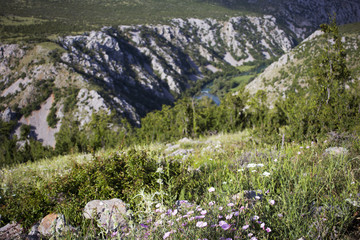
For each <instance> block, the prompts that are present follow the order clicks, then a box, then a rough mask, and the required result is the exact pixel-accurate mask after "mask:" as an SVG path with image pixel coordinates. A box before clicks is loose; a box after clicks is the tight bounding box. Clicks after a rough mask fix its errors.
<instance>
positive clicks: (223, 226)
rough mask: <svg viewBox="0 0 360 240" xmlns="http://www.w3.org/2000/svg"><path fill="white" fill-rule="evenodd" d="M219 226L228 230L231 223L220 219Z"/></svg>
mask: <svg viewBox="0 0 360 240" xmlns="http://www.w3.org/2000/svg"><path fill="white" fill-rule="evenodd" d="M219 226H220V227H221V228H222V229H224V230H228V229H229V228H230V227H231V225H229V224H227V223H226V222H225V221H220V222H219Z"/></svg>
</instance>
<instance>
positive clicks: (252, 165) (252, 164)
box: [246, 163, 256, 168]
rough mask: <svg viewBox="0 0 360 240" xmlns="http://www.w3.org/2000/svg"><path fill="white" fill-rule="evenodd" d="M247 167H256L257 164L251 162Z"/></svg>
mask: <svg viewBox="0 0 360 240" xmlns="http://www.w3.org/2000/svg"><path fill="white" fill-rule="evenodd" d="M246 167H247V168H254V167H256V164H255V163H249V164H248V165H247V166H246Z"/></svg>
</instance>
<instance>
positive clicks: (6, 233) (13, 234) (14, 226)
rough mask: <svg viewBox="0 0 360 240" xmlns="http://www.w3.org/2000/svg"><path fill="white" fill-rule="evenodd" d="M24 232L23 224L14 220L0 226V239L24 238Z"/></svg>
mask: <svg viewBox="0 0 360 240" xmlns="http://www.w3.org/2000/svg"><path fill="white" fill-rule="evenodd" d="M22 233H23V228H22V226H21V225H20V224H18V223H16V222H12V223H9V224H7V225H5V226H4V227H2V228H0V240H8V239H14V240H15V239H22Z"/></svg>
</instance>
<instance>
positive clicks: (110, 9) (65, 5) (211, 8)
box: [0, 0, 360, 41]
mask: <svg viewBox="0 0 360 240" xmlns="http://www.w3.org/2000/svg"><path fill="white" fill-rule="evenodd" d="M0 6H1V7H0V24H1V25H2V27H0V33H1V34H0V39H1V40H3V39H6V40H8V41H17V40H19V39H24V38H25V39H28V37H29V36H30V37H31V39H39V38H40V39H41V37H44V36H45V37H46V36H49V35H51V34H65V35H69V34H70V33H71V32H74V31H77V32H79V31H85V30H86V31H89V30H94V29H95V28H96V29H100V28H101V27H102V26H118V25H133V24H159V23H161V24H167V23H168V21H170V20H171V19H174V18H183V19H185V18H199V19H205V18H215V19H221V20H226V19H228V18H229V17H233V16H261V15H272V16H274V17H275V18H276V19H277V23H278V24H282V25H283V27H287V28H289V29H290V30H291V31H292V32H294V33H295V34H296V36H297V37H298V40H299V41H301V40H302V39H304V38H305V37H307V36H309V35H310V34H311V33H312V32H313V31H315V30H316V29H317V28H318V26H319V24H321V23H324V22H327V21H328V19H329V16H330V15H332V14H333V13H336V15H337V19H338V23H339V24H346V23H352V22H359V21H360V2H359V1H357V0H346V1H344V0H293V1H285V0H206V1H205V0H182V1H175V0H162V1H158V0H147V1H127V0H67V1H58V0H49V1H44V0H27V1H13V0H1V1H0Z"/></svg>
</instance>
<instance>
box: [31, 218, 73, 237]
mask: <svg viewBox="0 0 360 240" xmlns="http://www.w3.org/2000/svg"><path fill="white" fill-rule="evenodd" d="M35 228H36V227H35ZM37 230H38V231H39V233H40V234H41V235H42V236H45V237H51V236H59V235H60V236H61V235H62V234H63V233H66V232H69V231H72V232H74V231H76V229H75V228H74V227H72V226H70V225H67V224H66V222H65V217H64V215H61V214H57V213H50V214H49V215H47V216H45V217H44V218H43V219H42V220H41V222H40V225H39V227H38V229H37ZM34 231H35V232H36V229H34Z"/></svg>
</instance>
